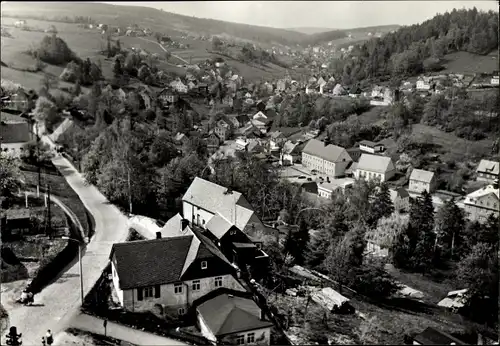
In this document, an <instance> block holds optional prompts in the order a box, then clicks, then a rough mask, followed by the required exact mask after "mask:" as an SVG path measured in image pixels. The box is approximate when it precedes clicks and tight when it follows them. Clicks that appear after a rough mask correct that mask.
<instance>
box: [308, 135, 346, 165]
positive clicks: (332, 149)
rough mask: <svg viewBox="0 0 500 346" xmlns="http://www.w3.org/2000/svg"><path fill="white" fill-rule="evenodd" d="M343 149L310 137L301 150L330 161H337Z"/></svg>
mask: <svg viewBox="0 0 500 346" xmlns="http://www.w3.org/2000/svg"><path fill="white" fill-rule="evenodd" d="M344 150H345V149H344V148H342V147H339V146H337V145H333V144H328V145H325V143H324V142H321V141H318V140H317V139H311V140H310V141H309V142H307V144H306V146H305V147H304V149H303V150H302V152H303V153H305V154H309V155H312V156H317V157H321V158H322V159H325V160H327V161H330V162H337V161H338V160H339V159H340V155H341V154H342V152H343V151H344Z"/></svg>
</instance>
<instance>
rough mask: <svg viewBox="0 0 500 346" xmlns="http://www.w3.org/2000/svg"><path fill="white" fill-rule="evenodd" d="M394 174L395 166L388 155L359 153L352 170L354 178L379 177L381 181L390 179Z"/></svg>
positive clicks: (369, 178)
mask: <svg viewBox="0 0 500 346" xmlns="http://www.w3.org/2000/svg"><path fill="white" fill-rule="evenodd" d="M395 174H396V167H395V166H394V162H392V160H391V158H390V157H387V156H379V155H371V154H361V157H360V158H359V162H358V164H357V166H356V170H355V171H354V177H355V178H356V179H368V180H371V179H379V180H380V181H381V182H384V181H387V180H389V179H391V178H392V177H393V176H394V175H395Z"/></svg>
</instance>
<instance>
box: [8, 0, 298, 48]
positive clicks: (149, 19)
mask: <svg viewBox="0 0 500 346" xmlns="http://www.w3.org/2000/svg"><path fill="white" fill-rule="evenodd" d="M221 10H223V9H221ZM2 13H4V14H6V15H12V14H16V15H25V16H29V15H36V16H40V15H45V16H47V17H54V16H75V15H80V16H90V17H92V18H94V19H95V20H97V21H99V22H102V23H106V24H109V25H118V26H128V25H131V24H134V23H135V24H138V25H142V26H147V27H150V28H151V29H152V30H155V31H162V32H163V31H168V30H170V31H173V32H184V33H193V34H196V35H220V34H223V33H225V34H228V35H230V36H232V37H234V38H242V39H249V40H255V41H257V42H260V41H261V42H267V43H277V44H278V43H281V44H289V43H294V42H297V41H299V40H300V39H301V38H303V37H304V36H306V35H305V34H302V33H299V32H294V31H289V30H285V29H276V28H270V27H261V26H254V25H246V24H237V23H230V22H224V21H219V20H212V19H203V18H194V17H188V16H183V15H179V14H174V13H169V12H163V11H160V10H157V9H153V8H149V7H139V6H115V5H109V4H101V3H62V2H61V3H44V4H43V6H42V5H38V4H36V5H35V4H34V3H29V2H28V3H21V2H16V3H3V4H2Z"/></svg>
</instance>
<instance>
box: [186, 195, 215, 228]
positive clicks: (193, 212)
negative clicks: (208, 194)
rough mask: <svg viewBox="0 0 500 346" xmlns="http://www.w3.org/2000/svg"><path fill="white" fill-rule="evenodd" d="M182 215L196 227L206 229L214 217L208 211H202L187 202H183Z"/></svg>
mask: <svg viewBox="0 0 500 346" xmlns="http://www.w3.org/2000/svg"><path fill="white" fill-rule="evenodd" d="M182 215H183V216H184V218H185V219H186V220H189V221H190V222H192V223H193V224H195V225H198V226H202V227H204V226H205V224H206V223H207V222H208V221H209V220H210V219H211V218H212V216H214V214H212V213H211V212H209V211H208V210H205V209H202V208H200V207H198V206H196V205H193V204H191V203H189V202H187V201H183V202H182Z"/></svg>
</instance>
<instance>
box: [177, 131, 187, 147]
mask: <svg viewBox="0 0 500 346" xmlns="http://www.w3.org/2000/svg"><path fill="white" fill-rule="evenodd" d="M174 143H175V144H177V145H180V146H183V145H186V144H188V143H189V138H188V137H187V136H186V135H185V134H184V133H180V132H178V133H177V134H176V135H175V137H174Z"/></svg>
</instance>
